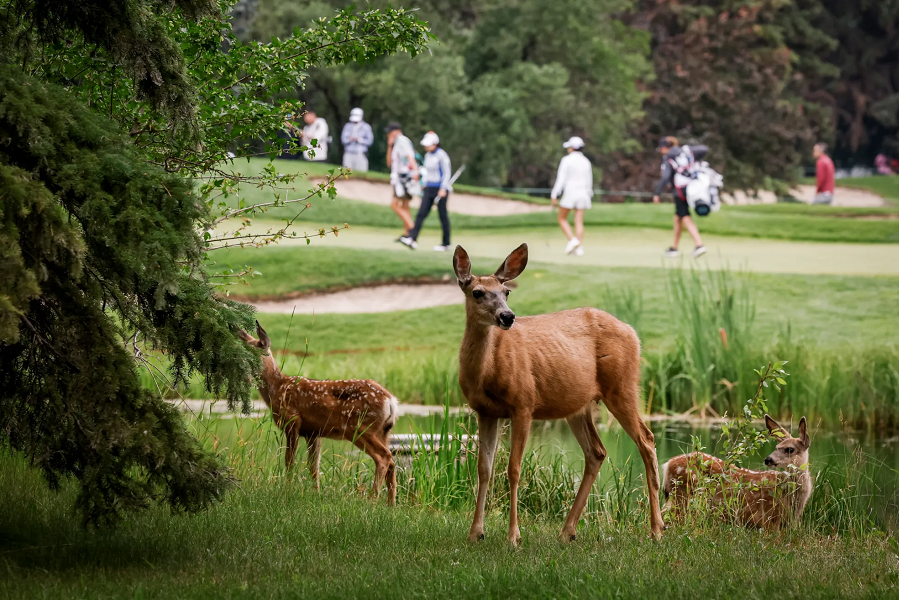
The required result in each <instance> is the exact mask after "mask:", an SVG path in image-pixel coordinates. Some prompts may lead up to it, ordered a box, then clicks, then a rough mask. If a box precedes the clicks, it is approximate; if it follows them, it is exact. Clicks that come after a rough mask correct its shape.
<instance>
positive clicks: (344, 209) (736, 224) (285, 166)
mask: <svg viewBox="0 0 899 600" xmlns="http://www.w3.org/2000/svg"><path fill="white" fill-rule="evenodd" d="M262 164H263V163H262V161H261V160H260V161H252V162H251V163H250V164H249V165H244V164H241V165H237V166H236V167H235V168H236V169H238V170H241V171H243V172H245V173H254V172H256V171H257V170H258V169H259V168H260V167H261V166H262ZM244 167H246V168H244ZM277 168H278V170H279V171H281V172H306V171H313V172H318V171H320V170H322V169H323V168H324V167H323V166H321V165H312V166H310V164H309V163H301V162H297V161H277ZM295 187H296V192H292V193H291V195H293V196H295V195H296V194H301V195H305V191H306V190H308V189H309V185H308V183H307V182H306V181H305V179H302V178H300V179H298V180H297V183H296V186H295ZM467 191H469V190H467ZM470 191H476V190H474V189H471V190H470ZM244 197H245V198H246V200H247V201H248V202H266V201H271V199H272V193H271V192H270V191H267V190H259V189H256V188H250V189H245V190H244ZM234 201H236V200H234V199H232V202H234ZM450 201H451V202H452V200H450ZM311 202H312V205H313V206H312V208H310V209H309V210H307V211H305V212H304V213H303V214H302V215H301V216H300V217H299V219H298V221H299V222H300V223H299V225H298V228H299V229H302V224H303V223H315V224H331V225H333V224H342V223H349V224H350V225H351V226H353V225H355V226H359V225H368V226H372V227H388V228H391V229H398V219H397V217H396V215H394V214H393V212H392V211H391V210H390V209H389V208H387V207H385V206H379V205H374V204H369V203H365V202H359V201H354V200H348V199H344V198H338V199H336V200H329V199H325V198H321V199H319V198H315V199H313V200H312V201H311ZM296 206H298V205H293V206H290V207H283V208H276V209H272V210H271V211H269V212H268V213H267V215H268V216H269V217H272V218H292V217H294V216H295V215H296V214H297V212H298V209H297V208H296ZM894 212H895V210H894V209H842V208H833V207H808V206H804V205H802V206H800V205H791V204H778V205H768V206H730V207H725V208H724V209H722V210H721V212H719V213H717V214H715V215H712V216H710V217H708V218H705V219H700V220H699V222H700V227H701V229H702V231H703V232H706V233H712V234H718V235H729V236H742V237H752V238H768V239H787V240H810V241H827V242H830V241H833V242H837V241H842V242H868V243H899V220H869V219H858V218H844V217H842V216H840V217H838V216H835V215H851V216H854V217H859V216H883V215H886V214H892V213H894ZM671 214H672V210H671V206H670V205H661V206H655V205H650V204H597V205H595V207H594V209H593V210H591V211H589V212H588V213H587V217H586V222H587V224H588V225H589V224H603V225H610V226H629V227H651V228H658V229H669V228H670V227H671ZM425 226H426V227H429V228H434V227H438V226H439V223H438V222H437V220H436V219H429V221H428V222H426V224H425ZM453 226H454V227H457V228H460V229H486V228H506V227H557V225H556V220H555V215H554V214H553V213H531V214H526V215H515V216H506V217H474V216H469V215H454V216H453Z"/></svg>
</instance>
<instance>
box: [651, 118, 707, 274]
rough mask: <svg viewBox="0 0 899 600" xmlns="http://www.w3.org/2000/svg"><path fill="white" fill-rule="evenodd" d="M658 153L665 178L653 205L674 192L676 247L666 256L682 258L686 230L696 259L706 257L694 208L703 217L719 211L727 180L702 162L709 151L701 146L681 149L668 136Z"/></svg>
mask: <svg viewBox="0 0 899 600" xmlns="http://www.w3.org/2000/svg"><path fill="white" fill-rule="evenodd" d="M656 150H657V151H658V152H659V153H660V154H661V155H662V176H661V178H660V179H659V182H658V184H656V189H655V195H654V196H653V198H652V201H653V202H654V203H656V204H658V203H659V195H660V194H661V193H662V192H663V191H665V188H666V187H668V186H671V187H672V188H673V191H674V244H673V245H672V246H671V247H670V248H668V249H667V250H666V251H665V256H667V257H671V258H674V257H676V256H679V255H680V252H679V251H678V249H677V247H678V245H679V244H680V236H681V233H682V232H683V230H684V229H686V230H687V233H689V234H690V237H691V238H693V243H694V244H695V245H696V247H695V249H694V250H693V252H692V254H691V255H692V256H693V258H697V257H700V256H702V255H703V254H705V253H706V247H705V246H704V245H703V243H702V237H701V236H700V235H699V229H698V228H697V227H696V224H695V223H694V222H693V219H692V217H691V216H690V208H691V207H692V208H693V210H694V212H695V213H696V214H697V215H699V216H705V215H707V214H709V213H710V212H714V211H716V210H718V208H719V207H720V201H719V198H718V188H719V187H720V186H721V184H722V182H723V179H722V177H721V176H720V175H719V174H718V173H716V172H715V171H714V170H713V169H711V168H710V167H709V166H708V163H706V162H702V160H701V159H702V158H703V157H704V156H705V155H706V154H708V151H709V149H708V147H707V146H703V145H700V144H696V145H692V146H680V145H679V144H678V141H677V138H675V137H672V136H666V137H663V138H662V139H660V140H659V145H658V147H657V148H656Z"/></svg>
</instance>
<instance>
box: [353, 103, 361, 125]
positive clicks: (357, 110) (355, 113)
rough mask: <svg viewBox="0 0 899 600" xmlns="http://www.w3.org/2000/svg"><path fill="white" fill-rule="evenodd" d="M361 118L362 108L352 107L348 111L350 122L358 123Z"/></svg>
mask: <svg viewBox="0 0 899 600" xmlns="http://www.w3.org/2000/svg"><path fill="white" fill-rule="evenodd" d="M361 120H362V109H361V108H358V107H357V108H354V109H353V110H351V111H350V123H358V122H359V121H361Z"/></svg>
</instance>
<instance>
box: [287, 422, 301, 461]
mask: <svg viewBox="0 0 899 600" xmlns="http://www.w3.org/2000/svg"><path fill="white" fill-rule="evenodd" d="M284 435H285V436H286V437H287V451H286V452H285V454H284V465H285V466H286V467H287V470H288V471H290V470H291V469H293V460H294V458H296V456H297V447H298V446H299V442H300V436H299V434H298V433H297V430H296V428H295V427H287V428H286V429H285V431H284Z"/></svg>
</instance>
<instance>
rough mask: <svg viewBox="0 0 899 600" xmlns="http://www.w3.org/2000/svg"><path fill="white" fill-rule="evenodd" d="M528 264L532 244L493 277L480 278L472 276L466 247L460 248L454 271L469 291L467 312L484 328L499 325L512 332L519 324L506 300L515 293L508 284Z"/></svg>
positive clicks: (511, 257) (514, 254)
mask: <svg viewBox="0 0 899 600" xmlns="http://www.w3.org/2000/svg"><path fill="white" fill-rule="evenodd" d="M527 265H528V245H527V244H522V245H520V246H519V247H518V248H516V249H515V250H513V251H512V253H511V254H509V256H507V257H506V260H504V261H503V264H502V265H500V267H499V269H497V270H496V273H494V274H493V275H487V276H484V277H476V276H474V275H472V274H471V259H469V258H468V253H467V252H466V251H465V249H464V248H462V246H456V253H455V254H454V255H453V269H454V270H455V271H456V279H458V280H459V287H460V288H462V291H463V292H465V310H466V312H467V313H468V314H469V315H470V316H472V315H473V316H474V317H475V318H476V319H477V321H478V322H479V323H480V324H482V325H487V326H491V325H496V326H497V327H499V328H500V329H509V328H511V327H512V324H513V323H514V322H515V313H513V312H512V311H511V310H509V306H508V305H507V304H506V298H508V297H509V294H510V293H511V290H510V289H509V288H508V287H506V286H505V285H504V284H505V283H506V282H507V281H512V280H513V279H515V278H516V277H518V276H519V275H521V272H522V271H524V268H525V267H526V266H527Z"/></svg>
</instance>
